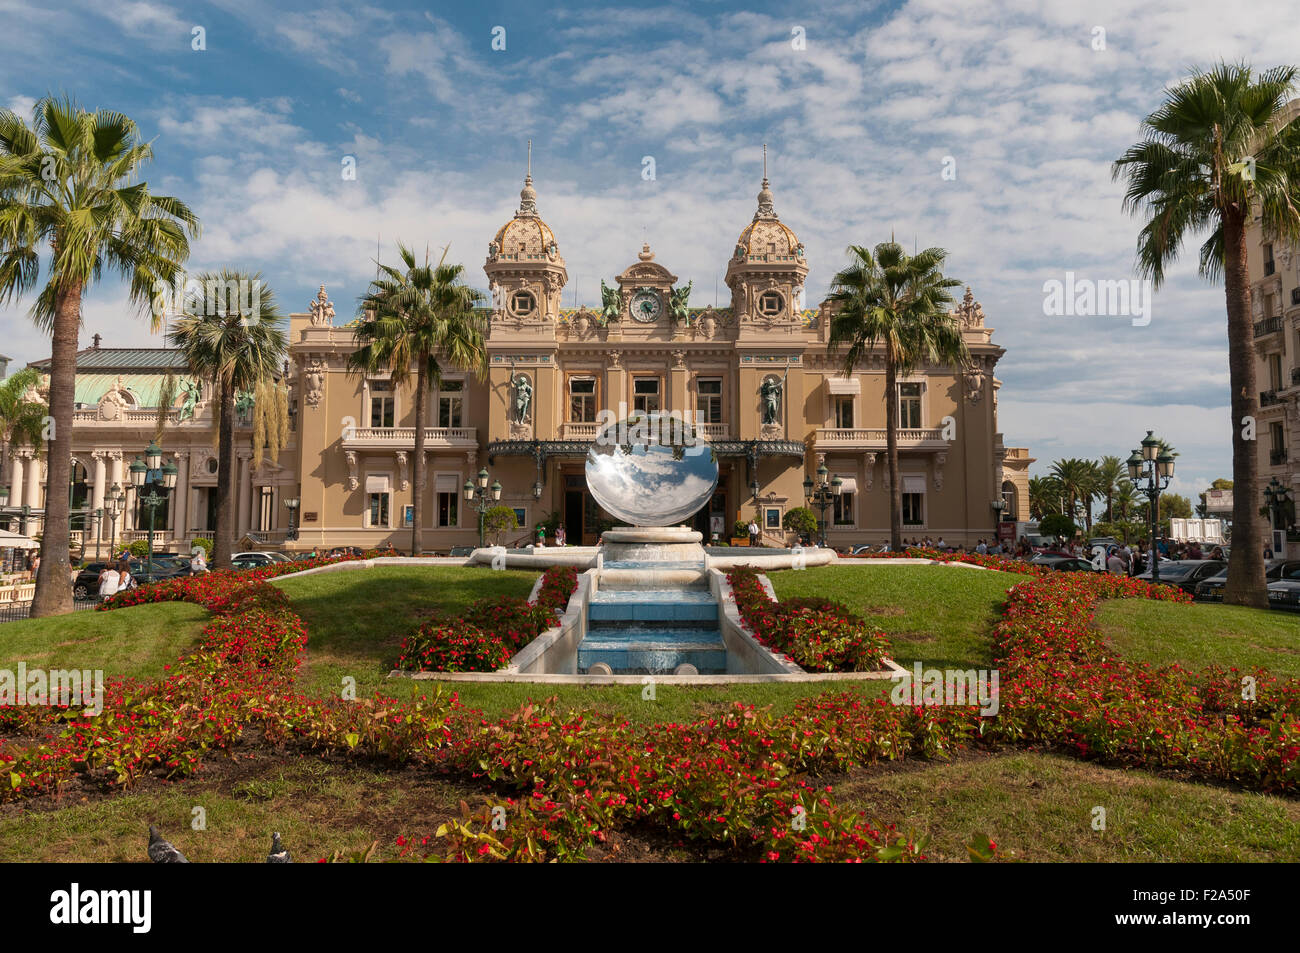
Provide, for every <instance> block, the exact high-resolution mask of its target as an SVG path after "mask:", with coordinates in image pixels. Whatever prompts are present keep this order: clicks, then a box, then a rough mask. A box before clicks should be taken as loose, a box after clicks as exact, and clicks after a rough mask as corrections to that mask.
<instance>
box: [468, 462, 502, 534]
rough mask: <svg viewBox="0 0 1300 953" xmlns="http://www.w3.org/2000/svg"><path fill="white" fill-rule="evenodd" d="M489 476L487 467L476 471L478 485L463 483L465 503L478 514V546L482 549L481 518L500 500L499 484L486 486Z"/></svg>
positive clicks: (493, 482) (494, 482)
mask: <svg viewBox="0 0 1300 953" xmlns="http://www.w3.org/2000/svg"><path fill="white" fill-rule="evenodd" d="M490 476H491V474H489V473H488V472H487V467H484V468H483V469H481V470H479V471H478V485H477V486H476V485H475V484H474V483H472V482H470V481H469V480H466V481H465V486H464V490H465V502H466V503H468V504H470V506H471V508H473V509H474V510H476V511H477V512H478V546H479V549H482V548H483V528H484V527H483V518H484V516H486V515H487V511H488V510H490V509H491V508H492V504H493V503H496V502H497V501H498V500H500V499H501V483H500V481H498V480H493V481H492V485H491V486H490V487H489V486H488V479H489V478H490Z"/></svg>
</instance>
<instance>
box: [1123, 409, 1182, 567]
mask: <svg viewBox="0 0 1300 953" xmlns="http://www.w3.org/2000/svg"><path fill="white" fill-rule="evenodd" d="M1173 476H1174V455H1173V454H1172V453H1170V452H1169V451H1168V450H1161V449H1160V441H1159V440H1157V439H1156V438H1155V437H1154V436H1153V435H1152V432H1151V431H1150V430H1148V431H1147V435H1146V436H1145V437H1143V438H1142V448H1141V449H1140V450H1134V451H1133V453H1132V454H1131V455H1130V456H1129V458H1128V478H1129V479H1130V480H1132V481H1133V484H1134V485H1135V486H1136V487H1137V488H1138V489H1139V490H1140V491H1142V492H1143V493H1145V494H1146V496H1147V500H1149V501H1150V503H1149V505H1148V507H1147V515H1148V516H1149V517H1150V519H1151V581H1152V582H1153V583H1157V582H1159V581H1160V547H1159V546H1158V545H1157V539H1158V537H1159V534H1160V522H1159V514H1160V493H1161V491H1162V490H1164V489H1166V488H1167V487H1168V486H1169V481H1170V480H1172V479H1173ZM1139 479H1145V480H1146V486H1142V485H1141V483H1139V482H1138V481H1139Z"/></svg>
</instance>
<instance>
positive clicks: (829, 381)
mask: <svg viewBox="0 0 1300 953" xmlns="http://www.w3.org/2000/svg"><path fill="white" fill-rule="evenodd" d="M826 386H827V387H829V388H830V391H831V393H832V394H861V393H862V382H861V380H859V379H858V378H856V377H828V378H826Z"/></svg>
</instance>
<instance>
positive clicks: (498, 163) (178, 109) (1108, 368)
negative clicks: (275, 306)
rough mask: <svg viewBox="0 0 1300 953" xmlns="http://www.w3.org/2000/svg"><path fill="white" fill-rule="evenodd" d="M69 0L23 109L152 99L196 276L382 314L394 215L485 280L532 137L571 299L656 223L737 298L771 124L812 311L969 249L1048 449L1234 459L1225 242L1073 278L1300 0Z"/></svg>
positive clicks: (44, 33) (9, 53) (37, 13)
mask: <svg viewBox="0 0 1300 953" xmlns="http://www.w3.org/2000/svg"><path fill="white" fill-rule="evenodd" d="M49 6H50V4H48V2H46V0H0V24H3V27H4V28H3V29H2V30H0V104H4V105H8V106H9V107H10V108H13V109H15V110H18V111H20V112H22V113H24V114H26V113H28V112H29V111H30V108H31V105H32V103H33V102H34V101H35V100H36V99H37V98H39V97H40V96H42V95H44V94H46V93H47V92H67V93H70V94H72V95H73V96H74V97H75V98H77V99H78V100H79V101H80V102H81V103H82V104H83V105H85V106H87V107H100V106H102V107H108V108H112V109H117V110H121V111H123V112H125V113H127V114H128V115H130V116H131V117H133V118H134V119H135V120H136V121H137V122H138V123H139V124H140V126H141V127H142V129H143V130H144V133H145V135H146V136H147V137H148V138H150V139H152V140H154V148H155V153H156V160H155V162H154V163H153V165H152V166H151V167H150V168H149V169H148V172H147V176H148V179H149V181H150V184H151V186H152V187H153V189H154V190H155V191H157V192H162V193H170V194H175V195H178V196H181V197H183V198H184V199H185V200H186V201H188V202H189V203H190V204H191V206H192V207H193V208H194V209H195V210H196V211H197V212H198V214H199V216H200V217H201V219H202V222H203V235H202V238H201V240H200V241H199V242H197V243H196V245H195V248H194V254H193V256H192V258H191V262H190V267H191V269H192V270H202V269H204V268H211V267H218V266H231V267H237V268H246V269H250V270H261V271H262V272H263V273H264V275H265V277H266V278H267V280H268V281H269V282H270V284H271V285H272V287H273V288H274V289H275V290H276V291H277V293H278V294H279V296H280V298H281V300H282V302H283V303H285V304H287V305H288V310H294V311H302V310H306V306H307V303H308V300H309V299H310V298H311V296H312V294H313V293H314V291H315V289H316V287H317V286H318V285H319V284H320V283H322V282H324V283H325V284H326V286H327V287H328V289H329V291H330V295H331V297H332V298H333V300H334V302H335V305H336V307H337V309H338V312H339V314H340V316H341V317H346V316H350V314H351V312H352V310H353V308H354V306H355V304H354V303H355V301H356V298H357V296H358V295H359V294H361V292H362V291H363V290H364V288H365V284H366V279H367V277H368V276H369V275H371V274H372V273H373V270H374V265H373V259H374V255H375V249H376V240H377V239H378V240H379V241H380V242H381V245H382V247H384V248H385V253H386V254H389V255H391V248H392V242H393V240H394V239H396V238H399V237H400V238H404V239H406V240H407V241H408V242H411V243H413V244H416V245H419V246H423V245H425V244H428V245H430V246H432V247H433V248H434V249H435V252H436V251H437V250H438V249H441V247H442V246H444V245H446V244H448V243H450V245H451V251H450V255H451V258H452V259H453V260H459V261H462V262H464V263H465V264H466V266H467V269H468V271H469V273H470V278H471V281H472V282H474V283H476V284H479V285H480V286H483V285H485V279H484V277H483V274H482V271H481V264H482V260H483V256H484V254H485V252H486V246H487V242H488V241H489V239H490V238H491V236H492V234H493V232H494V231H495V229H496V228H497V227H498V226H499V225H500V224H501V223H502V222H503V221H504V220H505V219H507V218H508V217H509V216H510V215H511V214H512V212H513V210H514V208H515V207H516V206H517V204H518V191H519V188H520V186H521V185H522V178H523V171H524V170H523V166H524V155H525V142H526V140H528V139H529V138H531V139H532V140H533V174H534V179H535V183H536V187H537V191H538V205H539V209H540V211H541V213H542V215H543V216H544V217H545V218H546V220H547V221H548V222H549V223H550V225H551V226H552V227H553V228H554V230H555V232H556V235H557V238H558V240H559V243H560V248H561V251H562V252H563V254H564V256H565V258H566V260H567V262H568V268H569V275H570V284H569V286H568V288H567V289H566V298H565V303H566V305H568V304H571V303H572V302H573V301H575V300H576V301H577V302H579V303H583V304H593V303H596V302H598V300H599V283H600V278H601V277H602V276H605V277H607V278H612V276H613V275H614V274H616V273H617V272H618V271H620V270H622V268H624V267H626V265H627V264H629V263H630V262H631V261H633V260H635V255H636V252H637V251H638V249H639V248H640V245H641V242H642V241H643V240H648V241H649V242H650V243H651V245H652V247H653V248H654V249H655V250H656V252H657V255H658V257H657V260H658V261H660V262H662V263H663V264H665V265H667V266H668V267H669V268H670V269H672V270H673V271H674V272H675V273H677V274H678V275H679V276H681V278H682V279H683V280H684V281H685V280H692V281H694V283H695V296H694V298H693V299H692V304H694V305H697V306H698V305H704V304H709V303H712V301H713V288H714V282H715V280H717V281H718V284H719V286H721V281H720V276H721V274H722V272H723V271H724V269H725V265H726V259H727V256H728V254H729V253H730V251H731V248H732V246H733V245H734V243H735V237H736V234H737V233H738V232H739V230H740V229H741V227H743V225H744V224H745V223H746V222H747V221H748V220H749V218H750V216H751V215H752V214H753V209H754V205H755V199H754V196H755V193H756V192H757V190H758V186H759V179H760V178H761V144H762V143H763V142H766V143H768V149H769V174H770V177H771V180H772V187H773V190H774V192H775V194H776V208H777V211H778V213H780V215H781V217H782V219H783V220H784V221H785V222H786V223H788V224H789V225H790V226H791V227H792V228H794V230H795V231H796V232H797V233H798V235H799V237H800V239H801V240H802V241H803V242H804V244H805V245H806V247H807V252H808V261H809V264H810V266H811V272H810V274H809V278H808V288H807V295H806V299H807V301H808V302H809V304H810V305H814V304H815V303H816V302H817V301H818V300H820V296H821V295H822V294H823V293H824V292H825V290H826V286H827V284H828V282H829V280H830V278H831V276H832V275H833V274H834V272H835V271H836V270H837V269H838V268H839V267H840V266H841V265H842V264H843V261H844V249H845V246H846V245H848V244H849V243H850V242H853V243H864V244H874V243H876V242H879V241H882V240H886V239H888V238H889V236H890V234H891V233H892V234H894V235H896V236H897V237H898V239H899V240H900V241H903V242H906V243H909V244H910V243H913V242H918V243H919V244H920V245H921V246H927V245H940V246H942V247H944V248H947V249H948V250H949V253H950V254H949V259H948V266H947V269H946V270H947V272H948V273H949V274H951V275H952V276H954V277H956V278H959V279H960V280H962V281H963V282H964V283H966V284H969V285H970V286H971V287H972V289H973V291H974V293H975V296H976V297H977V298H978V299H979V300H980V301H981V302H982V304H983V306H984V310H985V312H986V314H987V315H988V323H989V324H990V325H991V326H992V327H994V328H996V330H997V334H996V336H995V340H996V341H997V342H998V343H1000V344H1001V345H1002V346H1004V347H1005V348H1006V349H1007V355H1006V357H1005V358H1004V359H1003V360H1002V362H1001V364H1000V365H999V368H998V376H999V377H1000V378H1001V379H1002V381H1003V382H1004V386H1003V388H1002V391H1001V402H1000V413H1001V417H1000V421H1001V426H1002V430H1003V431H1004V433H1005V434H1006V440H1007V443H1008V444H1011V445H1027V446H1029V447H1030V449H1031V452H1032V453H1033V454H1034V455H1035V456H1036V457H1038V458H1039V461H1040V462H1039V463H1038V464H1037V465H1036V467H1035V471H1036V472H1041V471H1042V470H1043V469H1044V467H1045V465H1046V464H1047V463H1049V462H1050V461H1051V460H1052V459H1054V458H1057V457H1061V456H1099V455H1101V454H1103V453H1114V454H1117V455H1120V456H1125V455H1126V454H1127V451H1128V450H1129V449H1131V448H1132V447H1133V446H1134V445H1136V443H1137V441H1138V440H1139V439H1140V438H1141V436H1142V435H1143V433H1144V432H1145V431H1146V430H1147V429H1154V430H1155V431H1156V432H1157V433H1158V434H1160V435H1161V436H1164V437H1166V438H1167V439H1169V440H1170V441H1171V442H1172V443H1173V444H1174V445H1175V446H1176V447H1177V448H1178V449H1179V450H1180V451H1181V452H1182V453H1181V456H1180V458H1179V467H1180V471H1181V472H1180V476H1179V479H1178V480H1177V481H1176V486H1175V489H1177V490H1178V491H1180V492H1183V493H1187V494H1189V495H1190V494H1194V493H1195V492H1198V491H1199V490H1200V489H1202V488H1204V486H1205V485H1207V484H1208V482H1209V481H1210V480H1211V479H1213V478H1214V477H1217V476H1227V475H1230V469H1231V467H1230V456H1231V455H1230V445H1229V429H1228V427H1229V419H1228V386H1227V385H1228V376H1227V341H1226V332H1225V316H1224V314H1225V312H1224V304H1223V292H1222V288H1221V287H1218V286H1210V285H1206V284H1204V283H1203V282H1202V281H1201V280H1200V279H1199V278H1198V277H1197V276H1196V274H1195V256H1194V254H1190V253H1189V254H1187V255H1185V257H1184V260H1183V262H1182V263H1181V264H1180V266H1179V267H1176V268H1175V269H1174V270H1173V273H1172V278H1171V280H1170V281H1169V283H1168V284H1167V286H1166V287H1165V288H1163V289H1162V290H1161V291H1159V292H1158V293H1157V294H1156V296H1155V299H1154V302H1153V308H1152V314H1151V321H1150V323H1149V324H1147V325H1145V326H1134V324H1133V322H1132V320H1131V319H1130V318H1126V317H1088V318H1081V317H1049V316H1046V315H1044V309H1043V298H1044V295H1043V284H1044V282H1045V281H1048V280H1050V279H1053V278H1057V279H1063V278H1064V275H1065V273H1066V272H1067V271H1073V272H1075V273H1076V274H1077V275H1079V276H1080V277H1085V278H1091V279H1098V280H1112V279H1127V278H1130V277H1132V276H1133V248H1134V241H1135V238H1136V234H1137V229H1138V224H1137V223H1136V222H1135V221H1134V220H1132V219H1130V218H1128V217H1126V216H1125V215H1124V214H1122V212H1121V208H1120V197H1121V194H1122V193H1121V187H1120V186H1119V185H1117V184H1114V183H1112V182H1111V179H1110V163H1111V162H1112V161H1113V160H1114V159H1115V158H1116V157H1117V156H1118V155H1119V154H1120V153H1121V152H1122V151H1123V150H1124V149H1125V148H1126V147H1127V146H1128V145H1129V144H1131V143H1132V142H1133V141H1135V140H1136V139H1137V138H1138V137H1139V126H1138V124H1139V122H1140V120H1141V118H1142V117H1143V116H1145V115H1146V114H1148V113H1149V112H1150V111H1151V110H1152V109H1154V108H1155V107H1156V106H1157V105H1158V103H1159V101H1160V97H1161V91H1162V89H1163V88H1164V87H1165V86H1166V85H1167V84H1170V83H1174V82H1177V81H1178V80H1179V79H1180V78H1181V77H1183V76H1184V75H1186V72H1187V70H1188V68H1189V67H1191V66H1195V65H1208V64H1210V63H1212V62H1214V61H1216V60H1218V59H1220V58H1224V59H1229V60H1235V59H1247V60H1249V61H1250V62H1252V63H1254V64H1256V65H1257V66H1261V67H1263V66H1272V65H1276V64H1279V63H1282V62H1287V61H1290V60H1294V59H1297V58H1300V53H1297V50H1300V42H1298V41H1300V27H1297V26H1296V25H1295V17H1294V9H1293V5H1292V4H1291V3H1289V2H1287V0H1258V2H1254V3H1252V4H1250V5H1249V7H1248V8H1245V9H1243V10H1241V11H1238V12H1235V13H1232V14H1231V15H1229V12H1228V9H1227V8H1226V7H1224V5H1223V4H1222V3H1219V2H1213V3H1212V2H1209V0H1148V2H1142V3H1128V2H1125V3H1119V2H1116V3H1087V2H1083V3H1075V2H1046V3H1041V2H1040V3H1033V2H1024V0H1020V2H1017V0H1001V2H996V3H980V2H967V0H963V2H956V0H947V2H938V0H921V2H906V3H889V4H883V3H870V2H863V0H852V2H820V0H807V2H803V3H800V4H798V5H795V6H793V7H792V6H791V5H790V4H787V3H779V4H778V3H768V2H764V0H749V2H747V3H746V4H744V7H745V9H744V10H740V9H738V6H739V5H737V4H723V3H709V2H703V0H692V2H689V3H669V4H663V5H659V6H654V7H652V6H649V5H629V6H624V7H620V6H618V5H612V4H609V3H599V4H592V5H590V6H587V5H583V4H563V3H562V4H560V5H559V6H556V5H552V4H537V3H530V4H507V3H499V2H475V3H464V2H462V3H429V4H420V5H416V4H410V5H408V4H399V3H387V4H384V5H382V6H380V5H374V6H368V5H365V4H359V3H337V4H331V3H330V2H329V0H320V2H311V3H299V2H290V3H279V2H277V3H276V4H275V5H274V6H275V7H276V10H275V11H274V12H272V11H271V9H270V7H271V5H270V4H266V3H264V2H261V0H218V2H210V3H196V4H180V3H168V2H164V0H139V2H117V0H94V2H81V0H63V2H60V3H58V4H57V5H55V6H56V7H57V8H56V9H53V10H51V9H47V7H49ZM196 29H198V30H199V31H200V32H199V33H198V35H197V38H196ZM501 37H504V46H505V49H504V50H500V49H493V42H494V39H497V43H496V45H497V46H500V45H502V44H501V42H500V38H501ZM199 39H201V40H202V43H199V42H198V40H199ZM199 45H201V46H204V47H205V48H204V49H195V48H194V47H195V46H199ZM1098 47H1104V48H1098ZM348 156H351V157H355V163H356V177H355V179H354V180H346V179H345V178H344V176H343V174H342V167H343V163H344V158H345V157H348ZM646 157H652V159H653V171H654V176H653V178H647V177H646V175H645V174H644V170H645V169H647V163H646V161H645V160H646ZM945 168H948V169H949V170H955V177H953V176H952V175H949V176H947V177H945V176H944V174H943V173H944V170H945ZM1189 251H1192V252H1194V249H1190V250H1189ZM721 303H722V304H726V301H725V298H724V299H723V300H722V302H721ZM26 305H27V302H22V303H21V304H20V305H19V306H17V307H12V308H10V309H8V310H2V309H0V326H2V327H3V339H2V340H0V349H3V351H4V353H6V354H7V355H9V356H10V357H13V358H15V360H16V362H18V363H19V364H21V363H25V362H26V361H29V360H34V359H37V358H40V357H43V356H48V353H49V351H48V341H47V340H46V339H43V338H42V336H41V334H40V333H39V332H37V331H36V329H35V328H34V327H33V326H32V325H31V323H30V321H29V320H28V319H27V316H26ZM84 314H85V329H84V332H83V333H84V336H85V338H86V339H87V340H88V339H89V336H90V335H91V334H93V333H95V332H98V333H101V334H103V335H104V339H105V343H106V344H107V345H113V346H122V345H126V344H144V343H150V342H151V337H150V335H149V333H148V330H147V328H146V326H145V324H144V322H143V321H142V320H140V319H139V318H137V317H135V316H133V315H132V313H131V310H130V309H129V308H128V306H127V304H126V301H125V297H124V294H123V292H122V289H121V287H120V286H118V285H115V284H114V283H112V282H108V283H105V284H104V285H102V286H100V287H98V288H96V289H95V290H94V292H93V293H92V294H91V296H90V298H89V300H88V301H87V303H86V306H85V310H84ZM153 342H154V343H156V339H153Z"/></svg>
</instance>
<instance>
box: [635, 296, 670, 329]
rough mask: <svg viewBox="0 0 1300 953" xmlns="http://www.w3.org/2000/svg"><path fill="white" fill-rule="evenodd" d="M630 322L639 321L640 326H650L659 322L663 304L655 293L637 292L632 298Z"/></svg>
mask: <svg viewBox="0 0 1300 953" xmlns="http://www.w3.org/2000/svg"><path fill="white" fill-rule="evenodd" d="M631 307H632V320H633V321H640V322H641V323H642V324H650V323H652V322H654V321H658V320H659V315H660V314H661V313H662V312H663V309H664V306H663V302H662V301H661V300H659V293H658V292H657V291H650V290H645V291H638V292H637V293H636V294H635V295H633V296H632V305H631Z"/></svg>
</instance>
